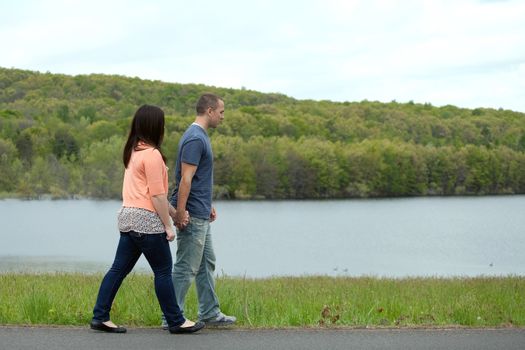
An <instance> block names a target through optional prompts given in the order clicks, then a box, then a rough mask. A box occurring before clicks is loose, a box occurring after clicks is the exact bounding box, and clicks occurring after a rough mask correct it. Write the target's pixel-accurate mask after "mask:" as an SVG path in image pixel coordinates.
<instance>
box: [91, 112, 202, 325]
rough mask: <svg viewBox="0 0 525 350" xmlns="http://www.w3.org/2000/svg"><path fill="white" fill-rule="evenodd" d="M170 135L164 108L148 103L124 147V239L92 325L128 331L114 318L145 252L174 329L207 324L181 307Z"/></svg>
mask: <svg viewBox="0 0 525 350" xmlns="http://www.w3.org/2000/svg"><path fill="white" fill-rule="evenodd" d="M163 136H164V112H163V111H162V109H160V108H158V107H155V106H149V105H144V106H142V107H140V108H139V109H138V110H137V112H136V113H135V116H134V118H133V121H132V123H131V131H130V133H129V136H128V140H127V142H126V145H125V147H124V154H123V161H124V166H125V168H126V170H125V173H124V184H123V186H122V198H123V205H122V209H121V210H120V212H119V214H118V226H119V231H120V241H119V244H118V247H117V253H116V255H115V261H114V262H113V265H112V266H111V268H110V269H109V271H108V273H107V274H106V276H104V279H103V280H102V283H101V285H100V289H99V292H98V297H97V302H96V305H95V308H94V310H93V320H92V321H91V325H90V326H91V329H94V330H98V331H103V332H110V333H125V332H126V328H124V327H118V326H116V325H115V324H114V323H113V322H111V321H110V317H109V313H110V310H111V305H112V304H113V299H115V295H116V294H117V291H118V289H119V287H120V285H121V283H122V281H123V280H124V278H125V277H126V276H127V274H128V273H129V272H130V271H131V270H132V269H133V266H135V263H136V262H137V260H138V259H139V257H140V256H141V255H142V254H144V256H145V257H146V259H147V261H148V263H149V265H150V266H151V269H152V270H153V273H154V274H155V293H156V294H157V299H158V301H159V304H160V308H161V310H162V312H163V313H164V315H165V316H166V320H167V322H168V326H169V331H170V332H171V333H193V332H196V331H198V330H200V329H202V328H203V327H204V323H202V322H198V323H195V322H192V321H189V320H186V319H185V318H184V316H183V315H182V312H181V310H180V309H179V307H178V305H177V300H176V297H175V290H174V287H173V282H172V277H171V268H172V257H171V251H170V248H169V242H171V241H173V239H174V238H175V232H174V230H173V226H172V223H171V218H170V215H169V211H170V210H175V209H173V208H170V205H169V203H168V199H167V194H168V175H167V171H166V165H165V158H164V156H163V155H162V153H161V149H160V146H161V144H162V139H163Z"/></svg>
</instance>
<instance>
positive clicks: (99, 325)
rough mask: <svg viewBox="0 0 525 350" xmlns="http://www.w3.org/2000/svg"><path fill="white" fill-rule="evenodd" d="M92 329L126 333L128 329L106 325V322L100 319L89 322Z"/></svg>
mask: <svg viewBox="0 0 525 350" xmlns="http://www.w3.org/2000/svg"><path fill="white" fill-rule="evenodd" d="M89 326H90V327H91V329H94V330H96V331H101V332H106V333H126V332H127V329H126V328H124V327H117V328H115V327H110V326H106V325H105V324H104V323H102V322H99V321H91V323H90V324H89Z"/></svg>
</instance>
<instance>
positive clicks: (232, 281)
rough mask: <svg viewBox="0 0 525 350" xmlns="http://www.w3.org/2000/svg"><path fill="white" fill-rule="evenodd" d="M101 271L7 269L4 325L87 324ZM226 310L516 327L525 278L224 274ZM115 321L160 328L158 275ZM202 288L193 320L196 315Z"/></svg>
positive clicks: (120, 306) (312, 318)
mask: <svg viewBox="0 0 525 350" xmlns="http://www.w3.org/2000/svg"><path fill="white" fill-rule="evenodd" d="M101 279H102V275H100V274H98V275H84V274H42V275H34V274H0V324H18V325H32V324H39V325H87V324H88V323H89V321H90V320H91V316H92V309H93V305H94V303H95V299H96V296H97V291H98V287H99V285H100V281H101ZM217 294H218V295H219V299H220V301H221V308H222V310H223V311H224V312H225V313H227V314H232V315H235V316H237V318H238V323H237V324H238V326H240V327H254V328H255V327H338V326H344V327H367V326H368V327H418V326H425V327H426V326H430V327H449V326H468V327H511V326H524V325H525V277H518V276H509V277H476V278H405V279H387V278H374V277H356V278H351V277H275V278H268V279H243V278H232V277H219V278H217ZM111 316H112V320H113V321H114V322H115V323H117V324H122V325H126V326H146V327H147V326H159V324H160V308H159V305H158V302H157V299H156V297H155V291H154V288H153V276H152V275H148V274H131V275H129V276H128V277H127V278H126V280H125V281H124V283H123V284H122V287H121V289H120V291H119V293H118V294H117V297H116V299H115V303H114V305H113V310H112V314H111ZM196 316H197V301H196V294H195V289H194V288H192V289H190V292H189V294H188V297H187V301H186V317H187V318H190V319H195V318H196Z"/></svg>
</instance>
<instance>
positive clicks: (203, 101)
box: [195, 94, 222, 115]
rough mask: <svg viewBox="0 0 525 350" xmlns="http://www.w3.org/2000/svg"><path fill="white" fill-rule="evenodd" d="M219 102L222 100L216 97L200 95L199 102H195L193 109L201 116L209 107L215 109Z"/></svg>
mask: <svg viewBox="0 0 525 350" xmlns="http://www.w3.org/2000/svg"><path fill="white" fill-rule="evenodd" d="M219 101H222V98H220V97H219V96H217V95H214V94H203V95H201V97H199V100H198V101H197V105H196V106H195V109H196V110H197V115H203V114H204V113H206V110H207V109H208V108H210V107H211V108H212V109H215V108H217V105H218V104H219Z"/></svg>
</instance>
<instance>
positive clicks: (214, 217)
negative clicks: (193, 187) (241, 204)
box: [210, 207, 217, 222]
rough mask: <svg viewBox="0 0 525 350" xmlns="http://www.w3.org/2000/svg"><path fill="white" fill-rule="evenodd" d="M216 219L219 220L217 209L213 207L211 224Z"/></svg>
mask: <svg viewBox="0 0 525 350" xmlns="http://www.w3.org/2000/svg"><path fill="white" fill-rule="evenodd" d="M216 219H217V212H216V211H215V207H211V213H210V222H214V221H215V220H216Z"/></svg>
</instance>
